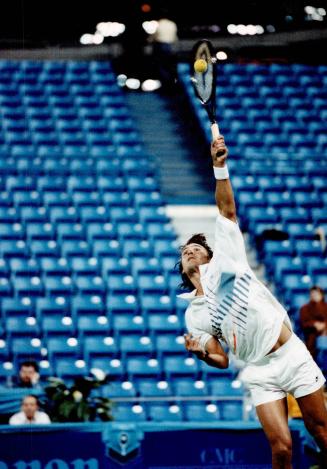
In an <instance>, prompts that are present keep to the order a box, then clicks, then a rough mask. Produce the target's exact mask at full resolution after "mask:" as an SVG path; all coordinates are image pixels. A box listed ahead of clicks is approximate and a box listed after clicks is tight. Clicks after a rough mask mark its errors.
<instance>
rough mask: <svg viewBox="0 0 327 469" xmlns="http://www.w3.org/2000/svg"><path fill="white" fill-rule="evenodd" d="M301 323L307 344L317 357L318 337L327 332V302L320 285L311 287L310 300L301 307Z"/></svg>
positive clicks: (312, 353)
mask: <svg viewBox="0 0 327 469" xmlns="http://www.w3.org/2000/svg"><path fill="white" fill-rule="evenodd" d="M300 324H301V327H302V330H303V334H304V341H305V343H306V346H307V347H308V349H309V351H310V353H311V355H312V356H313V357H314V358H316V353H317V350H316V340H317V337H318V336H320V335H326V334H327V303H326V302H325V296H324V291H323V289H322V288H320V287H318V286H313V287H311V288H310V301H309V303H307V304H305V305H303V306H302V307H301V309H300Z"/></svg>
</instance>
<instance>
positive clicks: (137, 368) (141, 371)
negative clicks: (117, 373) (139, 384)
mask: <svg viewBox="0 0 327 469" xmlns="http://www.w3.org/2000/svg"><path fill="white" fill-rule="evenodd" d="M126 371H127V375H128V378H129V380H130V381H133V380H134V379H136V378H141V377H151V376H152V377H153V378H157V377H159V376H160V374H161V372H162V369H161V366H160V362H159V361H158V360H157V359H155V358H149V357H130V358H127V359H126Z"/></svg>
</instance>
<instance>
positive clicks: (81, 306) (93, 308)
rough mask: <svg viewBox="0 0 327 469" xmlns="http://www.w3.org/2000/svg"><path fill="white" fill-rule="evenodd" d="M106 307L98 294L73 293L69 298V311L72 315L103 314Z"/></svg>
mask: <svg viewBox="0 0 327 469" xmlns="http://www.w3.org/2000/svg"><path fill="white" fill-rule="evenodd" d="M105 310H106V307H105V302H104V300H103V298H102V297H101V296H98V295H80V294H77V295H74V296H73V298H72V299H71V311H72V315H73V316H74V317H79V316H82V315H94V316H95V317H97V316H103V315H104V313H105Z"/></svg>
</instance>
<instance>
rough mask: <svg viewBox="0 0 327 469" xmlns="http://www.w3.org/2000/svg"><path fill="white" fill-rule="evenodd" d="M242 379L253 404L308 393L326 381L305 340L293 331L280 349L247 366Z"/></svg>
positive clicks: (296, 396)
mask: <svg viewBox="0 0 327 469" xmlns="http://www.w3.org/2000/svg"><path fill="white" fill-rule="evenodd" d="M242 380H243V381H244V384H245V386H246V387H248V388H249V390H250V392H251V397H252V401H253V404H254V405H255V406H258V405H260V404H264V403H266V402H271V401H276V400H278V399H282V398H284V397H286V395H287V393H289V394H292V395H293V396H294V397H295V398H298V397H303V396H307V395H308V394H311V393H313V392H315V391H317V390H318V389H320V388H321V387H322V386H323V384H324V383H325V381H326V380H325V378H324V375H323V374H322V372H321V370H320V369H319V367H318V365H317V364H316V362H315V361H314V360H313V358H312V356H311V354H310V352H309V351H308V349H307V348H306V346H305V345H304V343H303V342H302V341H301V340H300V339H299V338H298V337H297V336H296V335H295V334H293V335H292V336H291V337H290V339H289V340H288V341H287V342H286V343H285V344H284V345H282V346H281V347H280V348H279V349H278V350H276V352H272V353H269V354H268V355H266V356H265V357H264V358H263V359H262V360H260V361H259V362H257V363H256V364H249V365H248V366H246V368H245V369H244V370H243V373H242Z"/></svg>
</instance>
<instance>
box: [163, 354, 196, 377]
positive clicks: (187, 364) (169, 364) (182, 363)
mask: <svg viewBox="0 0 327 469" xmlns="http://www.w3.org/2000/svg"><path fill="white" fill-rule="evenodd" d="M163 368H164V372H165V374H166V376H167V377H168V378H169V379H172V378H173V377H178V376H180V377H181V376H189V377H192V376H193V377H194V376H195V375H196V373H197V372H198V371H199V368H198V363H197V361H196V360H195V359H194V358H193V357H187V356H185V355H184V356H183V355H171V356H168V357H164V358H163Z"/></svg>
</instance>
